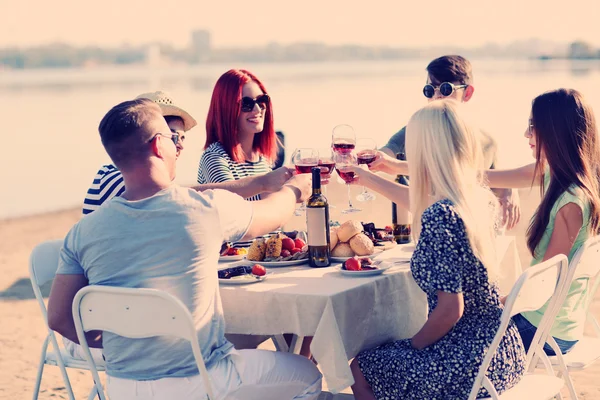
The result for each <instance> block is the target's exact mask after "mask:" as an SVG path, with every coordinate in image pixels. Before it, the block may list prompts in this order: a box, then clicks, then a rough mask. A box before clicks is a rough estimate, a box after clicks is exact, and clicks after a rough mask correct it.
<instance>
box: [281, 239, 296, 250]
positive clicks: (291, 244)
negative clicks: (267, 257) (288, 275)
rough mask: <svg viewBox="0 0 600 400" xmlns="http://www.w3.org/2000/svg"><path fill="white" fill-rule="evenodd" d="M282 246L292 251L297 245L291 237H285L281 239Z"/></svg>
mask: <svg viewBox="0 0 600 400" xmlns="http://www.w3.org/2000/svg"><path fill="white" fill-rule="evenodd" d="M281 247H282V248H284V249H285V250H289V251H292V249H293V248H294V247H297V246H296V244H295V243H294V240H292V239H290V238H283V239H282V240H281Z"/></svg>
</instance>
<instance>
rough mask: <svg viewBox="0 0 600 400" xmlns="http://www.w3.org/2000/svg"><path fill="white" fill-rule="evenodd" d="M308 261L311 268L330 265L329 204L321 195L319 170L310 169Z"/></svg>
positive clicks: (307, 226) (307, 205)
mask: <svg viewBox="0 0 600 400" xmlns="http://www.w3.org/2000/svg"><path fill="white" fill-rule="evenodd" d="M306 230H307V236H308V238H307V241H308V261H309V264H310V266H311V267H315V268H320V267H328V266H329V265H331V251H330V250H329V204H328V203H327V199H326V198H325V196H323V194H322V193H321V168H319V167H315V168H313V169H312V195H311V196H310V198H309V199H308V200H307V202H306Z"/></svg>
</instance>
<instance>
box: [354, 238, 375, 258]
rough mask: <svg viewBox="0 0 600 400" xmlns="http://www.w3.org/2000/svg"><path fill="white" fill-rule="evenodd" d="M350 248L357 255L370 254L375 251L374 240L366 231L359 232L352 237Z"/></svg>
mask: <svg viewBox="0 0 600 400" xmlns="http://www.w3.org/2000/svg"><path fill="white" fill-rule="evenodd" d="M349 244H350V248H351V249H352V251H354V252H355V253H356V255H357V256H369V255H371V254H373V252H374V251H375V246H373V241H372V240H371V239H369V237H368V236H367V235H365V234H364V233H359V234H358V235H355V236H354V237H353V238H352V239H350V243H349Z"/></svg>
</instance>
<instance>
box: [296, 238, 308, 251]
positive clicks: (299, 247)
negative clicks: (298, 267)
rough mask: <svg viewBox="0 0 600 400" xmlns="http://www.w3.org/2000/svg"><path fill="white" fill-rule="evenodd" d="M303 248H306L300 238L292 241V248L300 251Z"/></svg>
mask: <svg viewBox="0 0 600 400" xmlns="http://www.w3.org/2000/svg"><path fill="white" fill-rule="evenodd" d="M304 246H306V243H304V240H302V239H300V238H298V239H296V240H294V247H296V248H298V249H300V250H302V249H303V248H304Z"/></svg>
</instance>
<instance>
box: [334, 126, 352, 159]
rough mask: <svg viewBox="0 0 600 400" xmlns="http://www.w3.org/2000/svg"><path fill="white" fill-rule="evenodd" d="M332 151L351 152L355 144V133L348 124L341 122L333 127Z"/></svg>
mask: <svg viewBox="0 0 600 400" xmlns="http://www.w3.org/2000/svg"><path fill="white" fill-rule="evenodd" d="M331 144H332V146H333V151H335V152H336V153H341V154H348V153H352V150H354V147H355V146H356V133H354V128H353V127H351V126H350V125H346V124H342V125H337V126H336V127H335V128H333V132H332V134H331Z"/></svg>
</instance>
